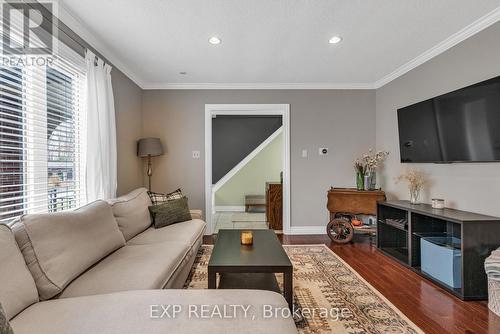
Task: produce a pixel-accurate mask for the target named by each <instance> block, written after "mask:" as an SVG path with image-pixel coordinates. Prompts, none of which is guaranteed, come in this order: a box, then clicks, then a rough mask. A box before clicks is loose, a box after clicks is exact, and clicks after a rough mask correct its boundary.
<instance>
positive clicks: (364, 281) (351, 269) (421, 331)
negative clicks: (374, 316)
mask: <svg viewBox="0 0 500 334" xmlns="http://www.w3.org/2000/svg"><path fill="white" fill-rule="evenodd" d="M283 246H285V247H286V246H292V247H313V246H320V247H323V248H326V249H328V250H329V251H330V253H332V254H333V255H334V256H335V257H336V258H337V259H339V260H340V262H342V264H343V265H344V266H346V267H347V268H349V270H350V271H352V272H353V273H354V274H355V275H356V276H357V277H358V278H359V279H360V280H361V281H363V283H365V284H366V285H367V286H368V287H369V288H370V289H372V290H373V292H374V293H375V294H376V295H378V296H379V297H380V299H382V300H383V301H384V302H385V303H387V305H389V307H390V308H392V309H393V310H394V311H395V312H396V313H398V314H399V315H400V316H401V317H402V318H403V319H404V320H406V321H408V323H409V324H411V325H413V326H414V327H415V329H418V330H419V331H420V333H421V334H425V332H424V331H423V330H422V329H421V328H420V327H418V326H417V325H416V324H415V323H414V322H413V321H411V320H410V319H409V318H408V317H407V316H406V315H405V314H404V313H403V312H401V310H400V309H398V308H397V307H396V305H394V304H393V303H392V302H391V301H390V300H389V299H387V298H386V297H385V296H384V295H383V294H382V293H381V292H380V291H378V290H377V289H375V287H374V286H373V285H371V284H370V283H369V282H368V281H367V280H366V279H365V278H364V277H363V276H361V275H360V274H359V273H358V272H357V271H356V270H354V268H353V267H351V266H350V265H349V264H348V263H347V262H345V261H344V259H343V258H341V257H340V256H339V255H337V254H335V252H334V251H332V250H331V249H330V248H329V247H328V246H327V245H325V244H307V245H305V244H300V245H288V244H287V245H285V244H283Z"/></svg>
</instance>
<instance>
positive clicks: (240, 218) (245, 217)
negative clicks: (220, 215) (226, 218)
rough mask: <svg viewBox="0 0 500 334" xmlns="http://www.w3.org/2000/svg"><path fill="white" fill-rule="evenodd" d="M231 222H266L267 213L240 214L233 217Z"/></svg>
mask: <svg viewBox="0 0 500 334" xmlns="http://www.w3.org/2000/svg"><path fill="white" fill-rule="evenodd" d="M231 221H232V222H233V223H235V222H265V221H266V214H265V213H250V212H240V213H235V214H233V215H232V216H231Z"/></svg>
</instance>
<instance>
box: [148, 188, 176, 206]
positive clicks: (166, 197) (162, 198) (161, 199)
mask: <svg viewBox="0 0 500 334" xmlns="http://www.w3.org/2000/svg"><path fill="white" fill-rule="evenodd" d="M148 195H149V198H150V199H151V203H152V204H153V205H158V204H162V203H165V202H167V201H170V200H173V199H179V198H182V197H184V195H183V194H182V190H181V188H179V189H177V190H175V191H172V192H171V193H168V194H162V193H155V192H152V191H148Z"/></svg>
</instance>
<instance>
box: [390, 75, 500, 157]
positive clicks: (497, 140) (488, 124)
mask: <svg viewBox="0 0 500 334" xmlns="http://www.w3.org/2000/svg"><path fill="white" fill-rule="evenodd" d="M398 126H399V147H400V153H401V162H436V163H440V162H441V163H447V162H489V161H500V77H496V78H493V79H490V80H487V81H483V82H481V83H478V84H475V85H472V86H469V87H466V88H462V89H459V90H456V91H454V92H451V93H448V94H444V95H441V96H438V97H435V98H432V99H429V100H426V101H423V102H420V103H416V104H413V105H411V106H408V107H404V108H401V109H398Z"/></svg>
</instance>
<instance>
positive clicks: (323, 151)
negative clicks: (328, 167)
mask: <svg viewBox="0 0 500 334" xmlns="http://www.w3.org/2000/svg"><path fill="white" fill-rule="evenodd" d="M319 155H328V148H326V147H320V148H319Z"/></svg>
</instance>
